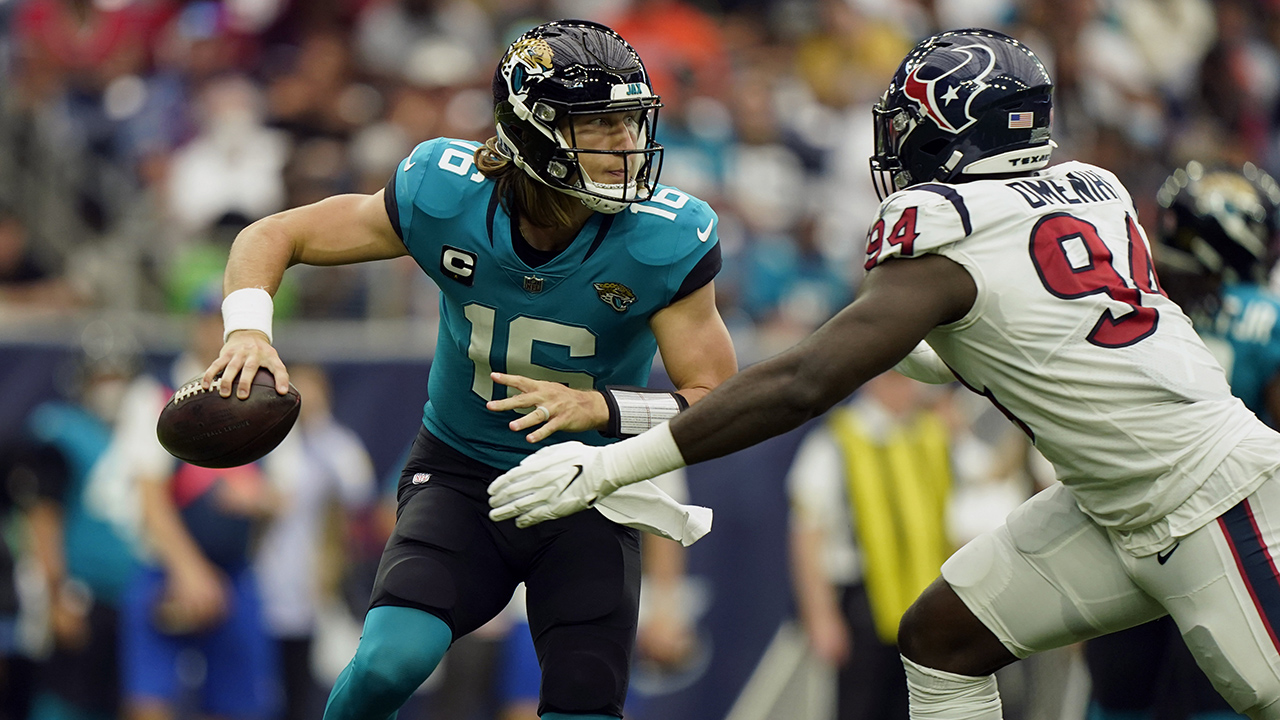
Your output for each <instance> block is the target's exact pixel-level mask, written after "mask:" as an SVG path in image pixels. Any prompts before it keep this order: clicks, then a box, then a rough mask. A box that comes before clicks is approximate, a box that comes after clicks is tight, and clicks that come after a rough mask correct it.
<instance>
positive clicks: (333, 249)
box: [203, 190, 407, 399]
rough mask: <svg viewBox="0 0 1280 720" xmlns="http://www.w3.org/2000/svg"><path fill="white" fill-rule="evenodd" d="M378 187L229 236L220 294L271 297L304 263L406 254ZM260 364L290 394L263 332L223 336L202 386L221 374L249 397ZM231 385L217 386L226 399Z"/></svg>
mask: <svg viewBox="0 0 1280 720" xmlns="http://www.w3.org/2000/svg"><path fill="white" fill-rule="evenodd" d="M382 193H383V191H381V190H379V191H378V192H376V193H374V194H372V195H337V196H334V197H331V198H326V199H324V200H321V201H319V202H316V203H313V204H311V205H304V206H302V207H298V208H293V209H291V210H285V211H284V212H280V213H276V214H275V215H271V216H269V217H266V218H263V219H261V220H259V221H257V222H255V223H253V224H252V225H250V226H249V227H247V228H245V229H244V230H242V231H241V232H240V234H239V235H238V236H236V240H235V242H234V243H233V244H232V245H231V254H230V256H229V257H228V258H227V269H226V274H225V275H224V277H223V292H224V293H226V294H228V295H229V294H231V293H232V292H234V291H236V290H240V289H243V288H261V289H262V290H265V291H266V292H267V293H269V294H271V295H275V292H276V290H277V289H279V287H280V281H281V280H282V279H283V278H284V271H285V270H287V269H288V268H289V267H291V266H293V265H297V264H299V263H301V264H305V265H347V264H351V263H358V262H366V261H370V260H383V259H388V258H394V257H399V256H401V255H404V254H406V253H407V250H406V249H405V246H404V243H403V242H401V241H400V238H399V237H398V236H397V235H396V232H395V229H394V228H392V226H391V220H390V219H389V218H388V217H387V211H386V205H385V204H384V202H383V194H382ZM259 367H265V368H267V369H268V370H270V371H271V374H272V375H274V376H275V379H276V391H277V392H279V393H280V394H281V395H283V394H285V393H287V392H288V391H289V373H288V370H287V369H286V368H285V366H284V363H283V362H281V360H280V356H279V354H278V353H277V352H276V350H275V348H274V347H272V346H271V342H270V340H269V339H268V338H267V336H266V334H264V333H262V332H258V331H255V330H237V331H235V332H232V333H230V334H229V335H228V337H227V341H226V343H225V344H224V345H223V346H222V352H221V353H220V354H219V355H218V357H217V359H215V360H214V361H213V363H212V364H210V365H209V367H208V369H207V370H205V373H204V380H203V383H204V386H205V387H206V388H208V387H210V386H211V385H212V384H213V380H214V378H215V377H216V376H217V375H218V374H219V373H222V374H223V375H224V376H225V377H228V378H236V377H237V376H239V382H238V383H234V386H235V389H236V394H237V396H238V397H240V398H242V399H243V398H246V397H248V396H249V386H250V385H251V383H252V382H253V376H254V374H255V373H257V371H258V368H259ZM232 388H233V382H225V383H221V385H220V387H219V392H220V393H221V394H222V396H223V397H229V396H230V395H231V392H232Z"/></svg>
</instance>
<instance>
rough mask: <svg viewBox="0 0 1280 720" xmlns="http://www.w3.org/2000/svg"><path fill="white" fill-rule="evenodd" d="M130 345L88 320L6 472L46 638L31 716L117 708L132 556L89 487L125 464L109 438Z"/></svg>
mask: <svg viewBox="0 0 1280 720" xmlns="http://www.w3.org/2000/svg"><path fill="white" fill-rule="evenodd" d="M138 351H139V347H138V345H137V343H136V341H135V340H134V339H133V337H132V336H130V335H128V334H127V333H124V332H122V331H121V330H120V329H119V328H112V327H110V326H108V325H107V324H106V323H104V322H102V321H95V322H93V323H91V324H90V325H89V326H87V327H86V328H85V330H84V332H83V340H82V349H81V351H80V355H79V357H78V358H77V360H76V362H75V367H74V369H72V370H71V371H70V372H68V373H65V382H66V383H67V384H68V385H69V387H67V388H65V390H66V391H67V394H68V398H67V399H66V400H55V401H49V402H45V403H43V404H41V405H40V406H39V407H37V408H36V409H35V410H34V411H33V412H32V413H31V415H30V417H29V419H28V421H27V427H26V433H27V443H28V444H27V445H26V446H25V447H24V448H23V453H22V457H21V459H20V460H19V461H18V462H17V463H16V466H15V467H14V468H13V470H12V472H13V473H16V475H11V478H12V479H13V480H15V481H17V482H18V488H20V490H19V498H20V500H21V502H20V505H21V506H22V508H23V510H24V511H25V516H26V520H27V528H28V531H29V539H30V546H29V547H30V553H31V557H32V558H33V559H34V560H35V563H36V566H37V567H38V568H39V571H40V576H41V580H42V581H43V583H44V586H43V587H44V591H45V592H44V597H45V598H46V600H47V607H48V623H49V626H48V632H49V640H50V644H51V650H50V654H49V656H48V657H47V658H46V659H45V660H44V661H43V663H42V664H41V667H40V668H39V672H38V675H37V680H36V686H35V698H34V703H33V706H32V709H31V714H30V718H31V719H32V720H98V719H100V718H114V717H117V716H118V714H119V711H120V677H119V662H118V656H119V652H120V649H119V633H118V626H119V608H120V602H121V600H122V596H123V593H124V590H125V588H126V586H127V585H128V582H129V579H130V578H131V577H132V575H133V572H134V569H135V566H136V560H135V558H134V554H133V549H132V546H131V544H130V543H129V542H128V541H127V540H126V538H123V537H121V535H120V534H119V533H118V532H117V530H116V528H115V526H114V525H113V524H112V523H111V522H110V521H109V519H108V518H106V517H104V516H103V515H102V514H101V505H100V502H99V500H100V498H99V497H97V495H96V489H97V488H96V486H100V485H101V484H102V482H103V481H107V482H109V481H110V480H111V479H113V478H111V477H109V476H111V475H114V474H117V473H120V472H122V471H123V470H124V468H122V467H121V465H120V463H119V462H118V460H119V455H118V453H115V452H112V443H113V439H112V436H113V434H114V426H115V424H116V422H117V417H118V414H119V412H120V410H121V400H122V398H123V396H124V391H125V388H126V387H127V385H128V383H129V381H130V380H131V379H132V378H133V376H134V374H135V373H136V372H137V370H138V361H139V358H138Z"/></svg>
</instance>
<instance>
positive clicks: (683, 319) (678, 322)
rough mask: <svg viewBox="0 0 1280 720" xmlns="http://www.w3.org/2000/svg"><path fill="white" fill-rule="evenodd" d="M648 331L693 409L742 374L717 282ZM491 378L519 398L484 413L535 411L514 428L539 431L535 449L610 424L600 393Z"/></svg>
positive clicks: (495, 403)
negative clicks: (561, 435)
mask: <svg viewBox="0 0 1280 720" xmlns="http://www.w3.org/2000/svg"><path fill="white" fill-rule="evenodd" d="M649 327H650V329H651V330H653V334H654V337H655V338H656V339H657V341H658V351H659V352H660V353H662V362H663V365H664V366H665V367H666V370H667V375H668V377H670V378H671V382H672V383H673V384H674V385H675V387H676V389H677V392H679V393H680V395H682V396H683V397H684V398H685V400H687V401H688V402H689V403H690V404H693V403H694V402H697V401H698V400H700V399H702V397H703V396H704V395H706V394H707V393H708V392H710V391H711V388H713V387H715V386H716V385H719V384H720V383H721V382H724V380H725V379H727V378H729V377H730V376H731V375H733V373H734V372H736V371H737V368H738V363H737V358H736V356H735V355H734V352H733V342H732V340H731V339H730V338H729V331H728V329H727V328H725V325H724V320H722V319H721V318H720V313H719V311H717V310H716V303H715V287H714V283H713V282H709V283H707V284H706V285H704V286H703V287H701V288H699V289H698V290H695V291H694V292H692V293H690V294H689V295H688V296H686V297H683V298H681V299H680V300H678V301H676V302H674V303H672V304H671V305H669V306H667V307H665V308H663V309H662V310H661V311H659V312H657V313H655V314H654V316H653V318H652V319H651V320H650V321H649ZM492 377H493V380H494V382H497V383H501V384H503V385H506V386H508V387H513V388H515V389H516V390H518V391H520V392H519V394H518V395H515V396H513V397H509V398H505V399H503V400H491V401H489V402H488V403H487V404H486V405H485V407H487V408H488V409H489V410H493V411H495V412H505V411H507V410H523V409H529V410H531V411H530V412H528V413H527V414H525V415H523V416H522V417H519V418H517V419H515V420H512V421H511V423H510V425H509V427H510V428H511V429H512V430H513V431H516V432H520V431H523V430H527V429H529V428H533V427H535V426H539V425H540V427H537V429H536V430H534V431H533V432H531V433H529V435H528V437H527V440H528V441H529V442H531V443H536V442H539V441H541V440H544V439H546V438H547V437H550V436H551V434H552V433H555V432H558V431H561V430H563V431H565V432H582V431H586V430H600V429H603V428H604V427H605V426H606V424H607V423H608V421H609V408H608V405H607V404H606V403H605V400H604V396H603V395H602V394H601V393H600V392H599V391H597V390H589V391H582V390H574V389H572V388H568V387H566V386H564V385H562V384H560V383H558V382H550V381H545V380H534V379H531V378H527V377H523V376H521V375H510V374H507V373H498V372H495V373H493V374H492Z"/></svg>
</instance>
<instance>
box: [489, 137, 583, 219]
mask: <svg viewBox="0 0 1280 720" xmlns="http://www.w3.org/2000/svg"><path fill="white" fill-rule="evenodd" d="M475 162H476V169H478V170H479V171H480V173H481V174H482V175H484V176H485V177H487V178H489V179H490V180H493V181H495V182H497V183H498V198H499V199H500V201H501V202H502V207H503V209H504V210H506V211H507V214H508V215H515V214H517V213H518V214H519V215H520V216H521V217H524V218H526V219H528V221H529V222H530V223H533V224H534V225H535V226H537V227H542V228H560V227H569V226H570V225H572V224H573V209H574V206H575V205H578V204H581V202H582V201H581V200H579V199H578V198H575V197H573V196H571V195H566V194H565V193H562V192H560V191H559V190H555V189H553V188H550V187H548V186H546V185H544V184H542V183H540V182H538V181H537V180H535V179H533V178H532V177H529V174H528V173H526V172H525V171H524V170H521V169H520V168H519V167H516V164H515V163H514V162H512V161H511V158H509V157H507V156H506V155H504V154H503V153H502V152H501V151H500V150H499V149H498V138H497V137H496V136H495V137H491V138H489V139H488V140H487V141H485V144H484V145H483V146H481V147H479V148H477V149H476V154H475ZM513 202H514V203H515V205H516V207H515V208H514V210H515V211H516V212H513V208H512V207H511V203H513Z"/></svg>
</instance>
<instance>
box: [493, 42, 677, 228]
mask: <svg viewBox="0 0 1280 720" xmlns="http://www.w3.org/2000/svg"><path fill="white" fill-rule="evenodd" d="M493 103H494V118H495V120H496V121H497V126H498V140H499V143H500V144H499V148H500V149H501V150H502V151H503V152H504V153H506V154H507V155H509V156H510V158H511V159H512V161H514V162H515V164H516V165H517V166H519V167H520V168H521V169H523V170H524V171H525V172H526V173H528V174H529V175H530V176H532V177H533V178H534V179H536V180H538V181H540V182H542V183H545V184H546V185H548V186H550V187H552V188H555V189H556V190H559V191H561V192H564V193H568V194H570V195H573V196H575V197H578V198H580V199H581V200H582V201H583V203H584V204H586V205H587V207H589V208H591V209H593V210H598V211H600V212H605V213H616V212H619V211H621V210H622V209H623V208H625V207H626V206H627V205H628V204H630V203H635V202H644V201H646V200H648V199H649V198H651V197H652V196H653V192H654V186H655V185H656V184H657V182H658V174H659V173H660V172H661V169H662V152H663V148H662V146H661V145H659V144H658V143H657V142H655V141H654V133H655V131H656V129H657V124H658V108H660V107H662V101H661V99H660V98H659V97H658V96H657V95H655V94H654V92H653V88H652V87H651V86H650V84H649V73H648V72H647V71H646V70H645V67H644V63H643V62H641V60H640V55H639V54H638V53H636V51H635V49H634V48H632V47H631V45H629V44H628V43H627V41H626V40H623V39H622V36H621V35H619V34H618V33H616V32H614V31H613V30H611V29H609V28H608V27H605V26H604V25H601V24H599V23H594V22H589V21H586V20H557V21H554V22H549V23H544V24H542V25H539V26H537V27H535V28H533V29H531V30H529V31H527V32H525V33H524V34H523V35H521V36H520V37H518V38H516V40H515V42H513V43H511V46H510V47H509V48H507V52H506V53H505V54H504V55H503V56H502V61H501V62H499V63H498V68H497V71H496V72H494V75H493ZM620 111H634V112H636V120H635V122H636V128H635V130H636V132H637V137H638V142H637V148H636V149H635V150H589V149H584V148H580V147H578V146H577V142H576V140H575V138H574V135H573V123H572V118H573V117H574V116H577V115H594V114H599V113H612V112H620ZM579 154H598V155H600V154H603V155H623V156H631V157H628V166H629V167H634V168H635V173H636V174H635V177H634V179H633V180H630V181H628V182H626V183H617V184H606V183H597V182H594V181H593V180H592V179H591V178H590V177H588V176H587V174H586V173H584V172H583V171H582V168H581V166H580V164H579V163H578V155H579Z"/></svg>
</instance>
